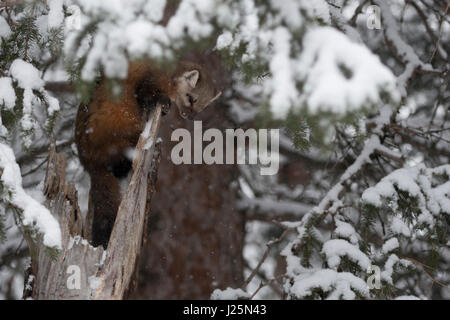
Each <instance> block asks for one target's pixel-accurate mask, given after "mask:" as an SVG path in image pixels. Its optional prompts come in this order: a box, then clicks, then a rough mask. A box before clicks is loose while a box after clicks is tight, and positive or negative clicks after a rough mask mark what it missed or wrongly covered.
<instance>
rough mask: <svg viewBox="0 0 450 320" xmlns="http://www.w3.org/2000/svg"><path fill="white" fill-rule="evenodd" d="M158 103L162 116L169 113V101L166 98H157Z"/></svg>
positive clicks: (164, 96)
mask: <svg viewBox="0 0 450 320" xmlns="http://www.w3.org/2000/svg"><path fill="white" fill-rule="evenodd" d="M158 103H159V104H160V105H161V108H162V114H163V115H164V116H165V115H166V114H168V113H169V111H170V106H171V104H172V103H171V101H170V99H169V97H168V96H166V95H163V96H161V97H159V99H158Z"/></svg>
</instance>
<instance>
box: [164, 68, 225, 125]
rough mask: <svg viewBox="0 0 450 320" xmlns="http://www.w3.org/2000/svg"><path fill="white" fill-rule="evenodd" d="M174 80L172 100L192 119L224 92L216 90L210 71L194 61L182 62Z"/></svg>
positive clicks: (180, 110) (184, 116)
mask: <svg viewBox="0 0 450 320" xmlns="http://www.w3.org/2000/svg"><path fill="white" fill-rule="evenodd" d="M172 81H173V87H174V90H173V91H172V92H173V96H172V97H171V100H172V102H174V103H175V104H176V105H177V108H178V111H179V112H180V115H181V116H182V117H183V118H185V119H186V118H188V119H191V120H192V119H193V118H194V116H195V115H196V114H197V113H199V112H201V111H202V110H203V109H205V108H206V107H207V106H208V105H210V104H211V103H212V102H213V101H215V100H216V99H217V98H219V96H220V95H221V94H222V92H220V91H217V90H216V88H215V86H214V83H213V81H212V79H211V76H210V75H209V73H208V72H207V71H206V70H205V69H204V68H203V67H202V66H200V65H198V64H195V63H192V62H180V63H179V65H178V67H177V70H176V71H175V73H174V75H173V77H172Z"/></svg>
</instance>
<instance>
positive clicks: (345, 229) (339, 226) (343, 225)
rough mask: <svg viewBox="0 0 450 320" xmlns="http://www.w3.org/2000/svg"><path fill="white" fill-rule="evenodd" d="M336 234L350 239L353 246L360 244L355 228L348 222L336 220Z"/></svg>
mask: <svg viewBox="0 0 450 320" xmlns="http://www.w3.org/2000/svg"><path fill="white" fill-rule="evenodd" d="M334 233H335V234H336V235H337V236H340V237H343V238H346V239H348V240H349V241H350V242H351V243H352V244H355V245H356V244H358V240H359V236H358V234H357V233H356V230H355V228H353V226H352V225H351V224H349V223H347V222H344V221H340V220H336V229H335V230H334Z"/></svg>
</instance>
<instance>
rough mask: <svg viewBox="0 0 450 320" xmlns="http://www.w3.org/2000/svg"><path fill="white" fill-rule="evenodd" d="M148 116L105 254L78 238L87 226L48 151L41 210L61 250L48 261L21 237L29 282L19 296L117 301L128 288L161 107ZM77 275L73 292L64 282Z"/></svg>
mask: <svg viewBox="0 0 450 320" xmlns="http://www.w3.org/2000/svg"><path fill="white" fill-rule="evenodd" d="M151 117H152V121H151V125H150V126H149V130H148V131H147V130H145V131H144V133H143V135H141V137H140V139H139V142H138V144H137V147H136V153H135V155H136V156H135V159H134V161H133V176H132V178H131V181H130V184H129V186H128V189H127V191H126V194H125V195H124V198H123V199H122V202H121V205H120V207H119V210H118V213H117V218H116V222H115V224H114V228H113V231H112V234H111V238H110V241H109V244H108V249H107V251H104V250H103V247H101V246H100V247H97V248H94V247H92V246H91V245H89V243H88V242H87V241H86V240H85V239H83V235H85V234H86V231H87V229H88V227H85V228H83V223H82V216H81V214H80V210H79V208H78V204H77V194H76V190H75V187H74V185H73V184H71V183H66V182H65V160H64V158H63V157H62V156H61V155H59V154H57V153H56V151H55V147H54V145H53V146H52V148H51V150H50V154H49V161H48V167H47V175H46V180H45V190H44V191H45V195H46V196H47V202H46V205H47V207H48V208H49V210H50V211H51V213H52V214H53V215H54V216H55V217H57V219H58V220H59V224H60V227H61V231H62V250H61V251H60V252H59V254H58V255H57V257H56V259H52V258H51V257H50V256H49V255H48V252H46V248H45V247H44V246H43V244H42V242H41V241H39V240H38V241H37V242H35V241H32V239H31V237H26V238H27V242H28V245H29V247H30V252H31V258H32V263H31V270H30V275H32V276H33V277H28V279H27V280H26V284H28V286H27V285H26V286H25V290H24V297H32V298H33V299H123V298H125V297H126V296H127V295H128V294H129V291H130V290H132V289H133V287H134V286H135V283H133V282H134V280H135V274H136V268H137V265H138V261H139V254H140V249H141V247H142V244H143V243H144V242H145V240H146V232H145V229H146V225H147V216H148V212H149V208H150V200H151V197H152V194H153V193H154V191H155V187H154V186H155V183H156V174H157V168H158V164H159V153H160V150H159V143H157V136H158V131H159V125H160V120H161V106H159V105H158V106H157V107H156V109H155V111H154V113H153V114H152V116H151ZM87 225H88V224H87ZM68 272H69V273H68ZM70 272H75V273H73V274H72V273H70ZM77 275H79V276H80V280H81V281H80V287H79V288H76V281H75V282H73V284H74V285H75V288H74V286H71V283H70V282H71V280H72V279H75V278H74V277H76V276H77Z"/></svg>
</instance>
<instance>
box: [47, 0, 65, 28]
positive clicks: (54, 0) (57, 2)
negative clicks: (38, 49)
mask: <svg viewBox="0 0 450 320" xmlns="http://www.w3.org/2000/svg"><path fill="white" fill-rule="evenodd" d="M47 4H48V7H49V11H48V28H49V29H51V28H58V27H60V26H61V24H62V23H63V21H64V11H63V0H48V1H47Z"/></svg>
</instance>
